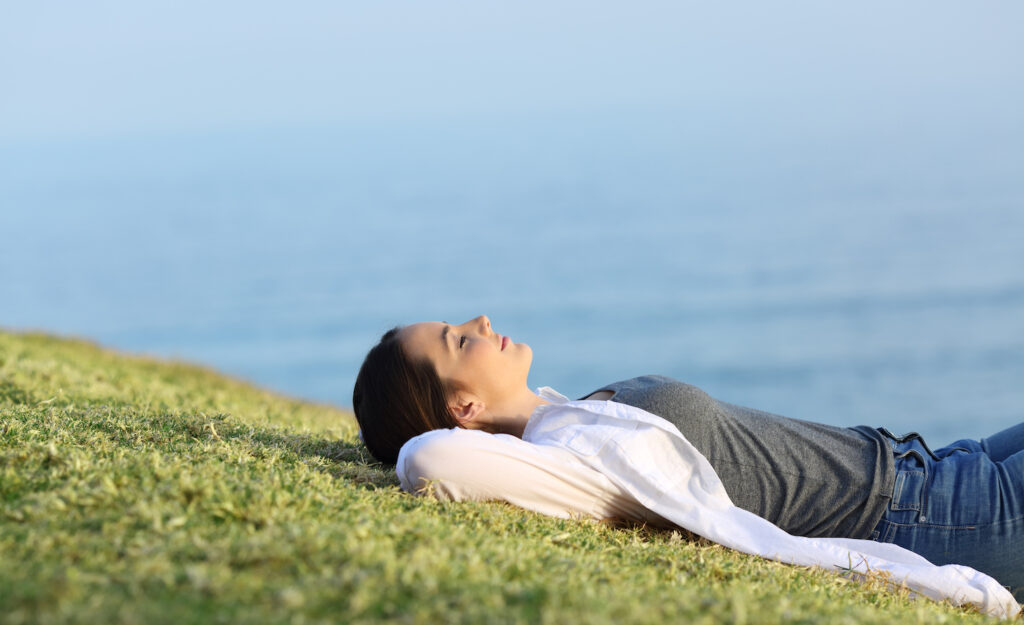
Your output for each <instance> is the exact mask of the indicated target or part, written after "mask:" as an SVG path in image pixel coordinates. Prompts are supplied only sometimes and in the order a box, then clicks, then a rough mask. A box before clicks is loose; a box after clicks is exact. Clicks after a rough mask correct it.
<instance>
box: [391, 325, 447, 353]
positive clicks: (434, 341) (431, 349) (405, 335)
mask: <svg viewBox="0 0 1024 625" xmlns="http://www.w3.org/2000/svg"><path fill="white" fill-rule="evenodd" d="M444 327H445V324H443V323H441V322H440V321H422V322H420V323H413V324H411V325H407V326H405V327H404V328H402V329H401V330H400V331H399V333H398V335H399V339H400V340H401V341H402V345H403V346H404V347H405V349H406V350H407V351H408V352H409V354H410V355H412V356H418V357H430V356H436V355H438V354H439V353H443V352H444V351H445V345H444V343H443V342H442V341H441V331H442V330H444Z"/></svg>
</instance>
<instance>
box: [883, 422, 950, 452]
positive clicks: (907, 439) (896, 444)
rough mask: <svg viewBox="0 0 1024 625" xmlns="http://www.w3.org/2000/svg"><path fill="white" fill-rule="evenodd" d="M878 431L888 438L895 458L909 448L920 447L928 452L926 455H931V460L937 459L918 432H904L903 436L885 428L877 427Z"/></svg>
mask: <svg viewBox="0 0 1024 625" xmlns="http://www.w3.org/2000/svg"><path fill="white" fill-rule="evenodd" d="M878 431H879V432H881V433H882V436H884V437H885V438H887V439H889V446H890V447H892V451H893V454H894V455H895V457H896V458H900V457H902V456H903V455H905V453H906V452H907V451H910V450H911V449H917V448H920V449H921V450H923V451H924V452H925V453H926V454H928V456H929V457H931V459H932V460H938V459H939V457H938V456H936V455H935V453H934V452H932V450H931V447H929V446H928V443H926V442H924V439H923V438H921V435H920V434H918V433H917V432H911V433H909V434H904V435H903V436H896V435H895V434H893V433H892V432H890V431H889V430H888V429H887V428H878ZM922 460H923V458H922Z"/></svg>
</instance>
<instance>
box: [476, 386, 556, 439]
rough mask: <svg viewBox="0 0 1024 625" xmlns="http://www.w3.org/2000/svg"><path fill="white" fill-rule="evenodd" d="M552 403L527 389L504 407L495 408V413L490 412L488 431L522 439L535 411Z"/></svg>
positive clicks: (508, 401) (503, 404) (503, 405)
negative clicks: (527, 423) (538, 407)
mask: <svg viewBox="0 0 1024 625" xmlns="http://www.w3.org/2000/svg"><path fill="white" fill-rule="evenodd" d="M550 403H551V402H549V401H547V400H545V399H541V398H540V396H538V395H537V394H536V393H534V392H533V391H531V390H530V389H528V388H525V389H523V392H521V393H519V394H518V395H516V396H514V397H511V398H509V399H508V400H507V401H505V402H503V403H502V405H500V406H495V407H494V410H493V411H491V410H489V411H488V413H489V414H488V416H487V419H486V425H487V428H486V429H487V430H488V431H489V432H491V433H492V434H511V435H512V436H515V437H516V438H522V437H523V431H524V430H525V429H526V422H527V421H529V420H530V415H531V414H533V411H534V410H536V409H537V406H541V405H544V404H550Z"/></svg>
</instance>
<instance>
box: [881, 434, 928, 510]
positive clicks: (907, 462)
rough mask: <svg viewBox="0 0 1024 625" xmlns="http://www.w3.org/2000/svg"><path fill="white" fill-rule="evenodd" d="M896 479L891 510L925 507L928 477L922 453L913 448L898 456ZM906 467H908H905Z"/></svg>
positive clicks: (890, 505)
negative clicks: (925, 489) (925, 488)
mask: <svg viewBox="0 0 1024 625" xmlns="http://www.w3.org/2000/svg"><path fill="white" fill-rule="evenodd" d="M896 462H897V467H899V468H898V469H897V471H896V480H895V483H894V484H893V487H892V501H891V502H890V504H889V508H890V509H891V510H917V511H919V512H920V511H921V510H923V509H924V487H925V482H926V481H927V478H928V473H927V471H926V470H925V462H924V459H923V458H922V456H921V454H919V453H918V452H917V451H915V450H913V449H911V450H908V451H906V452H904V453H902V454H900V455H899V456H897V457H896ZM904 467H906V468H904Z"/></svg>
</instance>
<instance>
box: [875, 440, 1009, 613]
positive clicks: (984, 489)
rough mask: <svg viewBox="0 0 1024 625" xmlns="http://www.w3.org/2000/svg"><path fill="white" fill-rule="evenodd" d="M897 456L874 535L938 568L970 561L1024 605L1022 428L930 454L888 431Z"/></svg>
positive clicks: (921, 443) (922, 446) (916, 442)
mask: <svg viewBox="0 0 1024 625" xmlns="http://www.w3.org/2000/svg"><path fill="white" fill-rule="evenodd" d="M879 431H880V432H881V433H882V434H883V435H884V436H885V437H886V438H887V439H889V443H890V444H891V445H892V449H893V455H894V457H895V459H896V475H895V477H896V479H895V483H894V484H893V491H892V501H891V502H890V504H889V507H888V508H887V509H886V511H885V513H884V514H883V515H882V518H881V520H880V521H879V522H878V525H877V526H875V530H874V532H872V534H871V539H872V540H877V541H879V542H885V543H895V544H897V545H899V546H901V547H905V548H907V549H909V550H911V551H913V552H915V553H919V554H921V555H922V556H924V557H925V558H927V559H928V560H930V561H931V562H932V563H933V564H964V565H967V566H969V567H971V568H974V569H977V570H979V571H982V572H984V573H987V574H988V575H991V576H992V577H994V578H995V579H997V580H998V581H999V583H1001V584H1003V585H1004V586H1008V587H1009V588H1010V591H1011V592H1013V594H1014V597H1016V598H1017V600H1018V601H1022V600H1024V423H1021V424H1018V425H1015V426H1013V427H1011V428H1008V429H1006V430H1003V431H1002V432H999V433H998V434H995V435H993V436H989V437H988V438H984V439H982V440H980V441H975V440H969V439H964V440H959V441H956V442H955V443H953V444H951V445H948V446H946V447H943V448H942V449H937V450H935V451H932V450H931V449H929V448H928V446H927V445H926V444H925V442H924V440H922V439H921V437H920V435H918V434H917V433H913V434H908V435H906V436H903V437H897V436H894V435H893V434H892V432H890V431H889V430H886V429H885V428H879Z"/></svg>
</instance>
